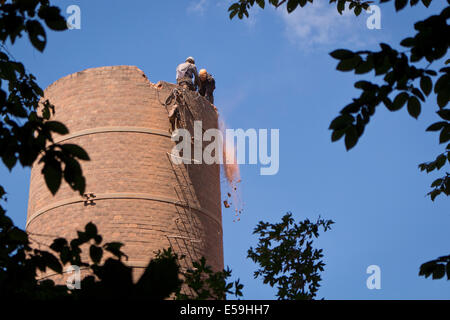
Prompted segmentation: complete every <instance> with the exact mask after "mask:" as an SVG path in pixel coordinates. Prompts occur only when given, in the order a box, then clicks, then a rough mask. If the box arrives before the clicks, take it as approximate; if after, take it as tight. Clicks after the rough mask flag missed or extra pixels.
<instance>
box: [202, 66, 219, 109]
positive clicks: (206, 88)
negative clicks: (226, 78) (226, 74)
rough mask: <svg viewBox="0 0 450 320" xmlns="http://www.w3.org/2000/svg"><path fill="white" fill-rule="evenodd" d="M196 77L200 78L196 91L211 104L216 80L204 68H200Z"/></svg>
mask: <svg viewBox="0 0 450 320" xmlns="http://www.w3.org/2000/svg"><path fill="white" fill-rule="evenodd" d="M198 77H199V79H200V82H199V86H198V93H200V95H202V96H204V97H205V98H206V99H208V101H209V102H211V104H214V96H213V92H214V89H215V88H216V81H215V80H214V78H213V76H212V75H210V74H209V73H208V72H207V71H206V69H201V70H200V72H199V73H198Z"/></svg>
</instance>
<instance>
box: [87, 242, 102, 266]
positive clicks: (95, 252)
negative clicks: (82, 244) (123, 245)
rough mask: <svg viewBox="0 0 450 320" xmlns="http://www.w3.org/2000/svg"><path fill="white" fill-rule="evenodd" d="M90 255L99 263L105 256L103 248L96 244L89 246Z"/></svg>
mask: <svg viewBox="0 0 450 320" xmlns="http://www.w3.org/2000/svg"><path fill="white" fill-rule="evenodd" d="M89 255H90V256H91V259H92V261H93V262H94V263H96V264H98V263H100V260H101V259H102V257H103V249H102V248H100V247H97V246H96V245H91V247H90V248H89Z"/></svg>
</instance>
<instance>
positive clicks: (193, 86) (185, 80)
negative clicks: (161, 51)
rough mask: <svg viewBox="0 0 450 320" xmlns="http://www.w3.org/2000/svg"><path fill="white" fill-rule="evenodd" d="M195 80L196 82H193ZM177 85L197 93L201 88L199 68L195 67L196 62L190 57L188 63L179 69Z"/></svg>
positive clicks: (181, 65)
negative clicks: (198, 88) (199, 87)
mask: <svg viewBox="0 0 450 320" xmlns="http://www.w3.org/2000/svg"><path fill="white" fill-rule="evenodd" d="M192 78H194V82H192ZM177 84H178V85H180V86H182V87H183V88H185V89H189V90H192V91H196V90H197V87H198V86H199V80H198V73H197V67H196V66H195V60H194V58H192V57H188V58H187V59H186V62H184V63H182V64H180V65H178V67H177Z"/></svg>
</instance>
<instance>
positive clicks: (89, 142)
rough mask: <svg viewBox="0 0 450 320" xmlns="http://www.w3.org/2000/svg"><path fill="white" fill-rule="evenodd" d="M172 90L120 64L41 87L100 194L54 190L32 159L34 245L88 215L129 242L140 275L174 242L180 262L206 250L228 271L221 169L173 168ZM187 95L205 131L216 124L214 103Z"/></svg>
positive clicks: (69, 233)
mask: <svg viewBox="0 0 450 320" xmlns="http://www.w3.org/2000/svg"><path fill="white" fill-rule="evenodd" d="M173 87H175V85H172V84H168V83H160V84H159V86H156V85H153V84H152V83H150V81H149V80H148V79H147V77H146V76H145V74H144V73H143V72H142V71H141V70H139V69H138V68H137V67H132V66H115V67H102V68H95V69H89V70H85V71H82V72H78V73H75V74H72V75H69V76H66V77H64V78H62V79H60V80H58V81H56V82H55V83H53V84H52V85H50V86H49V87H48V88H47V89H46V90H45V98H47V99H49V100H50V101H51V102H52V103H53V104H54V105H55V106H56V113H55V117H54V119H55V120H58V121H61V122H63V123H64V124H66V126H67V127H68V128H69V131H70V133H69V135H67V136H64V137H57V138H56V141H61V140H64V142H66V143H75V144H78V145H80V146H82V147H83V148H85V150H86V151H87V152H88V154H89V156H90V158H91V161H89V162H83V163H82V168H83V172H84V175H85V177H86V181H87V187H86V192H89V193H94V194H95V195H96V197H97V198H96V200H95V201H94V205H85V203H84V202H83V198H82V197H80V196H79V195H78V194H77V193H75V192H73V191H72V190H70V188H69V187H68V185H67V184H65V183H63V184H62V187H61V189H60V190H59V191H58V193H57V194H56V195H55V196H52V195H51V193H50V192H49V191H48V190H47V187H46V185H45V182H44V179H43V176H42V174H41V169H42V168H41V166H40V165H38V164H35V165H34V166H33V168H32V171H31V182H30V196H29V204H28V219H27V231H28V232H29V233H30V234H31V237H32V238H33V239H34V240H35V241H36V242H35V244H36V245H37V242H40V243H43V244H49V243H51V240H52V239H53V238H55V237H65V238H68V239H71V238H73V237H75V236H76V231H77V230H82V229H83V228H84V226H85V224H86V223H88V222H90V221H92V222H94V223H95V224H96V225H97V227H98V229H99V233H100V234H101V235H102V236H103V238H104V241H105V242H107V241H120V242H123V243H124V244H125V246H124V248H123V251H124V252H125V253H126V254H127V255H128V256H129V264H130V265H131V266H135V267H136V272H135V276H137V275H138V274H139V273H140V272H141V271H142V267H143V266H146V265H147V263H148V261H149V260H150V259H151V258H152V257H153V255H154V251H156V250H158V249H163V248H167V247H169V246H172V247H173V249H174V250H175V251H176V252H178V253H182V254H185V255H186V256H187V261H186V263H187V264H183V265H184V266H188V265H189V263H190V261H191V257H192V259H198V258H200V257H201V256H205V257H206V259H207V262H208V263H209V264H210V265H212V266H213V268H214V269H216V270H219V269H222V268H223V245H222V225H221V221H222V218H221V205H220V201H221V200H220V169H219V166H218V165H205V164H201V165H198V164H195V165H194V164H193V165H187V166H185V165H180V166H176V167H175V170H174V167H173V166H172V164H171V162H170V161H169V159H168V157H167V152H170V151H171V149H172V147H173V146H174V142H173V141H171V139H170V134H169V131H168V128H169V121H168V118H167V111H166V109H165V108H164V107H163V106H162V105H161V103H160V101H165V100H166V97H167V96H168V94H169V93H170V91H171V89H172V88H173ZM187 97H188V100H189V106H190V109H191V110H192V115H193V116H194V117H195V118H196V120H203V126H204V129H205V130H206V129H208V128H217V115H216V113H215V112H214V111H213V109H212V108H211V105H210V104H209V103H208V102H207V101H206V100H205V99H204V98H203V97H199V96H198V95H197V94H196V93H188V94H187ZM180 177H181V178H183V179H181V178H180ZM183 195H184V196H183ZM186 199H188V200H187V201H186ZM187 203H188V204H189V205H190V206H193V207H194V208H192V209H189V208H187V207H186V204H187Z"/></svg>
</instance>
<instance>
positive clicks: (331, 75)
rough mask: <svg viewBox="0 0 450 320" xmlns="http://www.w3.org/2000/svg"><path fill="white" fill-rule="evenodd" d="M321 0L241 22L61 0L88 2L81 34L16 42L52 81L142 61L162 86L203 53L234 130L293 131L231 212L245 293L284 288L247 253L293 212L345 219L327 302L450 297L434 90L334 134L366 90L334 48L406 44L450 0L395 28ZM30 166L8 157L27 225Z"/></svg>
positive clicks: (192, 8)
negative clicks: (430, 129) (438, 276)
mask: <svg viewBox="0 0 450 320" xmlns="http://www.w3.org/2000/svg"><path fill="white" fill-rule="evenodd" d="M320 2H322V3H323V4H322V5H319V6H315V7H313V8H310V9H307V10H306V11H301V12H298V13H296V14H294V15H290V16H288V15H286V14H285V13H284V8H283V9H278V10H274V9H273V8H267V9H266V10H264V11H262V10H260V9H259V8H256V7H255V8H254V9H253V10H252V11H251V19H250V20H247V21H239V20H233V21H230V20H229V19H228V14H227V7H228V4H229V3H230V1H204V0H199V1H193V0H188V1H137V0H135V1H118V0H109V1H106V0H103V1H102V0H96V1H88V0H83V1H75V0H72V1H66V0H64V1H62V0H61V1H57V2H56V3H57V4H58V5H59V6H60V7H61V8H63V9H64V11H65V8H67V7H68V6H69V5H71V4H77V5H79V6H80V8H81V14H82V16H81V19H82V25H81V30H71V31H66V32H63V33H55V32H49V33H48V46H47V48H46V50H45V52H44V54H41V53H40V52H38V51H37V50H34V49H32V48H31V47H30V45H29V44H28V41H25V40H20V41H18V42H17V43H16V44H15V45H14V46H9V48H10V51H11V52H12V54H13V55H14V56H15V57H16V58H17V59H19V60H22V61H23V62H24V63H25V65H26V66H27V68H28V70H29V71H30V72H32V73H33V74H34V75H36V76H37V79H38V82H39V84H40V85H41V86H42V87H43V88H45V87H47V86H48V85H49V84H51V83H52V82H54V81H55V80H57V79H59V78H61V77H63V76H65V75H68V74H71V73H74V72H77V71H81V70H83V69H86V68H92V67H100V66H109V65H136V66H138V67H139V68H141V69H142V70H143V71H144V72H145V73H146V74H147V76H148V77H149V78H150V80H151V81H152V82H154V83H156V82H157V81H158V80H165V81H171V82H174V80H175V79H174V77H175V67H176V65H177V64H178V63H180V62H182V61H184V59H185V58H186V57H187V56H194V57H195V59H196V62H197V65H198V66H199V67H206V68H207V69H208V70H209V71H210V72H211V73H212V74H213V75H214V76H215V78H216V83H217V89H216V104H217V106H218V108H219V110H220V112H221V115H222V116H223V117H224V118H225V120H226V122H227V123H228V126H229V127H231V128H243V129H248V128H256V129H259V128H268V129H271V128H277V129H280V171H279V173H278V174H277V175H274V176H261V175H259V167H258V166H250V165H246V166H242V167H241V172H242V179H243V182H242V186H243V198H244V201H245V211H244V213H243V215H242V217H241V221H239V222H236V223H234V222H233V213H232V211H229V209H228V210H227V209H224V210H223V226H224V247H225V264H226V265H229V266H230V267H231V268H232V269H233V271H234V275H235V276H236V277H239V278H241V281H242V283H244V284H245V288H244V298H246V299H272V298H274V297H275V296H274V290H273V289H271V288H270V287H268V286H266V285H263V284H262V281H260V280H254V279H253V271H254V270H255V269H256V266H255V265H254V264H253V263H252V262H251V261H250V260H248V259H246V252H247V249H248V248H249V247H250V246H251V245H253V246H254V245H255V244H256V242H257V241H256V238H255V237H254V236H253V235H252V230H253V228H254V226H255V225H256V224H257V222H258V221H260V220H266V221H272V222H275V221H279V220H280V218H281V216H282V215H284V213H286V212H287V211H291V212H292V213H293V214H294V217H295V218H296V219H297V220H300V219H304V218H306V217H308V218H311V219H315V218H316V217H317V216H318V215H319V214H320V215H322V216H323V217H325V218H329V219H333V220H334V221H335V222H336V224H335V225H334V228H333V230H332V231H330V232H327V233H326V234H324V235H323V236H321V237H320V239H319V241H318V245H319V246H321V247H322V248H324V253H325V262H326V264H327V265H326V269H325V272H324V273H323V282H322V287H321V289H320V291H319V294H318V296H319V297H325V298H327V299H401V298H405V299H418V298H423V299H429V298H438V299H446V298H449V296H450V295H449V294H450V283H449V282H447V281H445V280H440V281H432V280H429V279H423V278H419V277H418V268H419V266H420V264H421V263H423V262H425V261H428V260H429V259H433V258H436V257H437V256H440V255H444V254H448V253H449V251H450V245H449V236H448V228H449V226H450V216H449V203H448V199H445V198H444V197H440V198H437V199H436V201H435V202H434V203H433V202H431V200H429V198H428V197H426V196H425V195H426V193H427V192H428V191H429V185H430V183H431V182H432V181H433V180H434V178H435V177H437V175H436V174H430V175H426V174H424V173H420V172H419V170H418V168H417V165H418V164H419V163H421V162H424V161H428V160H433V159H434V157H435V156H436V155H437V154H438V153H440V152H442V151H443V147H442V146H439V145H438V138H437V136H436V135H435V134H433V133H426V132H425V129H426V127H427V126H428V125H429V124H430V123H432V122H435V121H437V120H438V117H437V116H436V115H435V113H434V111H435V110H436V106H435V100H434V97H433V98H432V99H430V101H429V102H427V103H426V105H425V106H424V108H423V111H422V114H421V116H420V118H419V120H414V119H413V118H411V117H409V116H408V115H407V112H406V110H401V111H399V112H396V113H391V112H388V111H386V110H384V107H380V108H379V110H377V114H376V116H375V117H374V118H373V121H371V123H370V124H369V126H368V127H367V129H366V132H365V135H364V136H363V138H362V139H361V140H360V142H359V144H358V145H357V146H356V147H355V148H354V149H353V150H352V151H350V152H346V151H345V148H344V145H343V143H342V142H339V143H331V140H330V131H329V130H328V125H329V123H330V121H331V120H332V119H333V118H334V117H335V116H336V115H337V114H338V112H339V110H340V109H341V108H342V107H343V106H345V105H346V104H347V103H349V102H350V101H351V99H352V98H353V97H356V96H357V94H358V91H357V90H356V89H354V88H353V83H354V81H355V79H356V77H354V76H353V75H351V74H349V73H341V72H338V71H336V70H335V67H336V61H335V60H333V59H332V58H331V57H330V56H329V55H328V53H329V52H331V51H332V50H334V49H336V48H350V49H358V48H364V47H368V48H376V45H377V43H379V42H388V43H392V44H398V43H399V41H400V40H401V39H403V38H405V37H406V36H409V35H411V34H412V32H413V27H412V26H413V23H414V22H415V21H417V20H418V19H421V18H424V17H426V16H427V14H429V13H431V12H433V13H437V12H440V10H439V9H440V8H441V7H440V6H442V5H443V2H441V1H433V5H432V6H431V8H430V9H428V10H427V9H424V8H423V6H422V5H421V4H419V5H417V6H416V7H415V8H414V9H412V10H411V9H410V8H408V9H407V10H404V11H402V12H401V13H400V14H396V13H395V11H394V8H393V3H388V4H384V5H381V13H382V17H381V27H382V29H381V30H369V29H367V28H366V19H367V17H369V15H368V14H366V13H362V14H361V16H360V17H359V18H355V17H353V16H352V15H343V16H339V15H338V14H337V12H336V10H335V8H334V7H330V6H328V5H327V4H326V3H328V1H320ZM199 4H200V5H199ZM202 5H203V6H202ZM366 78H368V79H372V75H370V76H367V77H366ZM447 171H448V165H447ZM29 174H30V170H29V169H22V168H16V169H15V170H13V172H12V173H11V174H10V173H8V171H7V170H6V169H5V168H4V167H3V166H0V175H1V177H2V184H3V185H4V186H5V187H6V189H7V191H8V193H9V200H8V205H7V208H8V213H9V215H10V216H12V218H13V219H14V221H15V223H16V224H17V225H19V226H21V227H24V226H25V219H26V209H27V201H28V188H29ZM372 264H375V265H379V266H380V268H381V276H382V279H381V290H368V289H367V287H366V279H367V277H368V275H367V274H366V268H367V267H368V266H369V265H372Z"/></svg>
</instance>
